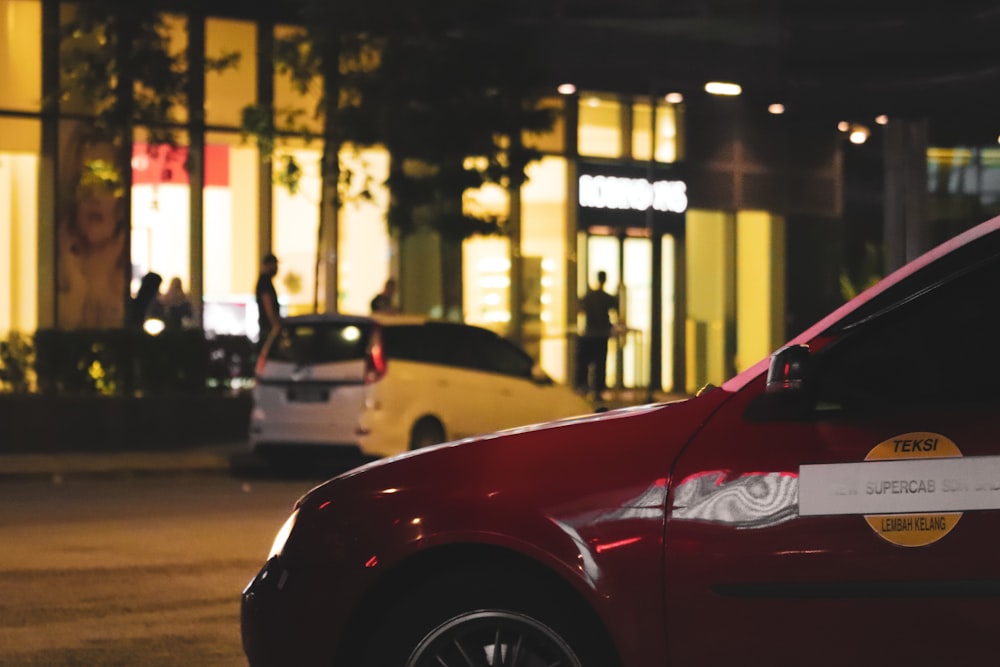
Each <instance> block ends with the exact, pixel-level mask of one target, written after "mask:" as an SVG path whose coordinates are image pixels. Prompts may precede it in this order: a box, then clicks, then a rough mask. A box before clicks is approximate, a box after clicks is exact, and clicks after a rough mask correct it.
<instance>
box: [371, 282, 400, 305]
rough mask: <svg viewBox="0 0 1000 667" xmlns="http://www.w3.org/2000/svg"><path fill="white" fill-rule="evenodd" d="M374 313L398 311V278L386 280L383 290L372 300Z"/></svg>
mask: <svg viewBox="0 0 1000 667" xmlns="http://www.w3.org/2000/svg"><path fill="white" fill-rule="evenodd" d="M371 308H372V312H373V313H398V312H399V308H398V307H397V306H396V279H395V278H389V279H388V280H386V281H385V286H384V287H383V288H382V291H381V292H379V293H378V294H376V295H375V297H374V298H373V299H372V301H371Z"/></svg>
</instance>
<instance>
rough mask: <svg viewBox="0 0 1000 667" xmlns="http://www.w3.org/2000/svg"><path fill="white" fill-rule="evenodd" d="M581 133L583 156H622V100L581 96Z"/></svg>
mask: <svg viewBox="0 0 1000 667" xmlns="http://www.w3.org/2000/svg"><path fill="white" fill-rule="evenodd" d="M578 132H579V133H578V142H579V151H580V155H584V156H587V157H610V158H620V157H622V105H621V103H620V102H618V101H616V100H611V99H606V98H602V97H598V96H596V95H582V96H581V97H580V120H579V128H578Z"/></svg>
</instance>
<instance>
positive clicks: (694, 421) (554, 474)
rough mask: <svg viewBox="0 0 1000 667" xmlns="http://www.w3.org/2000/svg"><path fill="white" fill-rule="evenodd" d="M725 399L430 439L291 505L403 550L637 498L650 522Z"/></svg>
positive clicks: (524, 529)
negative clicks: (332, 515)
mask: <svg viewBox="0 0 1000 667" xmlns="http://www.w3.org/2000/svg"><path fill="white" fill-rule="evenodd" d="M728 397H729V394H728V393H727V392H725V391H723V390H721V389H716V390H714V391H711V392H708V393H706V394H704V395H702V396H699V397H695V398H691V399H686V400H681V401H677V402H672V403H659V404H650V405H647V406H638V407H631V408H621V409H617V410H611V411H608V412H603V413H598V414H593V415H587V416H583V417H576V418H571V419H563V420H558V421H554V422H548V423H545V424H540V425H533V426H526V427H523V428H517V429H511V430H507V431H501V432H497V433H494V434H491V435H487V436H479V437H475V438H469V439H465V440H460V441H455V442H450V443H445V444H442V445H436V446H434V447H430V448H427V449H424V450H419V451H416V452H411V453H406V454H401V455H398V456H395V457H392V458H388V459H383V460H380V461H376V462H374V463H370V464H367V465H365V466H362V467H360V468H357V469H355V470H353V471H350V472H347V473H345V474H343V475H340V476H338V477H336V478H334V479H332V480H330V481H328V482H326V483H325V484H322V485H320V486H318V487H316V488H315V489H313V490H312V491H311V492H309V493H308V494H307V495H306V496H305V497H303V498H302V499H301V500H300V501H299V503H298V504H299V506H300V507H302V508H303V509H304V511H305V512H308V511H309V509H310V508H319V507H335V508H339V509H337V514H338V515H339V516H340V517H341V520H340V521H339V524H340V525H341V526H342V528H343V529H345V530H349V531H350V532H351V533H352V535H353V536H354V537H355V538H357V539H358V540H369V541H371V542H375V543H383V544H386V545H388V544H389V543H390V542H391V543H393V544H397V545H399V544H407V545H409V547H411V548H423V547H425V546H428V545H431V544H434V543H439V542H448V541H453V540H463V539H475V540H477V541H478V540H481V539H489V540H497V541H503V540H506V539H510V540H521V541H525V542H531V541H532V540H533V539H535V538H538V540H539V542H538V543H541V542H544V540H542V539H541V538H542V535H540V534H538V533H539V532H542V533H544V532H545V531H546V530H547V528H548V527H550V526H551V525H557V526H563V525H564V524H565V523H566V522H570V523H573V524H577V523H581V522H587V521H592V520H594V518H595V517H597V516H601V515H611V514H614V513H619V514H621V512H623V511H626V510H627V508H630V507H637V506H642V507H643V508H646V509H645V510H644V511H645V512H646V518H655V519H656V520H657V521H660V520H662V513H663V509H664V505H665V500H666V493H667V491H668V488H669V484H668V482H669V476H670V471H671V468H672V465H673V462H674V460H675V459H676V457H677V455H678V453H679V452H680V451H681V449H682V448H683V447H684V446H685V445H686V444H687V443H688V442H689V441H690V439H691V437H692V436H693V435H694V433H695V432H696V431H697V430H698V428H699V427H700V426H701V425H702V424H703V423H704V422H705V420H706V419H707V418H708V417H709V415H711V414H712V412H714V411H715V410H716V409H717V408H718V406H719V405H721V404H722V403H723V402H724V401H725V400H726V399H727V398H728ZM646 510H650V511H646ZM532 522H538V523H540V524H543V525H536V526H534V528H532V526H531V524H532ZM400 526H408V528H405V529H400ZM533 531H536V532H533ZM484 536H487V537H484Z"/></svg>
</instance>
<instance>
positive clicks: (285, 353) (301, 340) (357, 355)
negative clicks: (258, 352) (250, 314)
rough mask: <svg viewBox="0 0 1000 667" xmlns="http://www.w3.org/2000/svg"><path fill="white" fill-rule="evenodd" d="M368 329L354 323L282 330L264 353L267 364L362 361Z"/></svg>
mask: <svg viewBox="0 0 1000 667" xmlns="http://www.w3.org/2000/svg"><path fill="white" fill-rule="evenodd" d="M370 338H371V326H370V325H365V324H361V323H357V322H338V323H335V324H299V325H295V326H285V327H283V328H282V329H281V333H280V334H279V335H278V337H277V338H276V339H275V341H274V343H273V344H272V345H271V347H270V349H269V350H268V353H267V358H268V360H269V361H287V362H290V363H295V364H323V363H331V362H336V361H357V360H359V359H364V358H365V356H366V354H367V350H368V341H369V339H370Z"/></svg>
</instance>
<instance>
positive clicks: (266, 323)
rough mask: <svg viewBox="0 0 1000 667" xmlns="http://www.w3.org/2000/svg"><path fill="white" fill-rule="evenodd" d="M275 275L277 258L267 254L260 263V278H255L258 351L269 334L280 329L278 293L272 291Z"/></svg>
mask: <svg viewBox="0 0 1000 667" xmlns="http://www.w3.org/2000/svg"><path fill="white" fill-rule="evenodd" d="M277 274H278V258H277V257H275V256H274V255H273V254H271V253H267V254H266V255H264V257H263V259H261V261H260V276H259V277H258V278H257V322H258V323H259V325H260V337H259V338H258V339H257V349H258V351H259V350H262V349H263V348H264V344H265V343H266V342H267V339H268V337H269V336H270V335H271V333H272V332H276V331H278V329H280V328H281V311H280V310H278V293H277V292H276V291H275V289H274V276H276V275H277Z"/></svg>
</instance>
